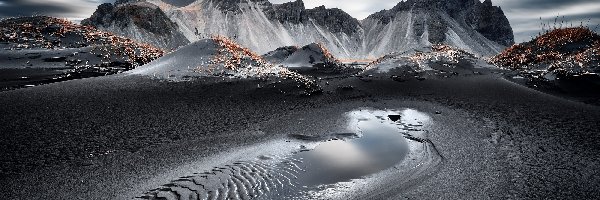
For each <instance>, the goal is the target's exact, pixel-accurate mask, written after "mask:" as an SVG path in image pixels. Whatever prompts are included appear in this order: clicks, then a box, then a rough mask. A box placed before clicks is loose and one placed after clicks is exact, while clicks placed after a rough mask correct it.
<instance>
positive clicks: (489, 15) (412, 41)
mask: <svg viewBox="0 0 600 200" xmlns="http://www.w3.org/2000/svg"><path fill="white" fill-rule="evenodd" d="M82 24H84V25H90V26H94V27H97V28H99V29H101V30H105V31H110V32H113V33H115V34H118V35H122V36H126V37H129V38H132V39H135V40H137V41H140V42H146V43H150V44H153V45H155V46H158V47H161V48H163V49H165V50H172V49H175V48H178V47H180V46H183V45H186V44H189V43H191V42H194V41H198V40H201V39H206V38H211V37H212V36H214V35H221V36H225V37H229V38H231V39H233V40H234V41H236V42H237V43H239V44H241V45H243V46H246V47H248V48H250V49H252V50H253V51H255V52H257V53H259V54H264V53H267V52H269V51H272V50H273V49H277V48H279V47H284V46H303V45H307V44H311V43H315V42H316V43H321V44H323V46H324V47H326V48H327V49H328V50H329V51H330V52H331V53H332V54H333V55H335V56H336V57H338V58H353V59H359V58H375V57H380V56H383V55H386V54H390V53H394V52H396V53H397V52H403V51H408V50H412V49H416V48H421V47H428V46H432V45H434V44H447V45H451V46H455V47H458V48H461V49H464V50H466V51H469V52H471V53H474V54H477V55H482V56H490V55H495V54H497V53H499V52H500V51H502V50H503V49H504V48H505V47H506V46H510V45H512V44H514V35H513V31H512V28H511V26H510V23H509V21H508V19H507V18H506V16H505V15H504V13H503V11H502V9H501V8H500V7H497V6H494V5H492V2H491V0H485V1H484V2H480V1H479V0H407V1H403V2H400V3H398V4H397V5H396V6H394V7H393V8H391V9H389V10H382V11H379V12H376V13H374V14H372V15H370V16H368V17H367V18H366V19H363V20H358V19H355V18H353V17H352V16H350V15H349V14H348V13H346V12H344V11H343V10H340V9H337V8H325V7H324V6H321V7H316V8H312V9H306V7H305V6H304V2H303V1H302V0H296V1H294V2H289V3H283V4H273V3H270V2H269V1H268V0H118V1H117V2H116V3H114V4H102V5H100V6H99V7H98V9H97V10H96V12H95V13H94V14H93V15H92V16H91V17H90V18H88V19H85V20H83V21H82Z"/></svg>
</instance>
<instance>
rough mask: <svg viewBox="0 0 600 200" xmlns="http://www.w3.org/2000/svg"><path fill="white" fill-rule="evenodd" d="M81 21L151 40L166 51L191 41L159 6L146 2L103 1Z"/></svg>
mask: <svg viewBox="0 0 600 200" xmlns="http://www.w3.org/2000/svg"><path fill="white" fill-rule="evenodd" d="M81 24H83V25H90V26H94V27H96V28H98V29H101V30H107V31H110V32H113V33H115V34H117V35H122V36H126V37H129V38H132V39H135V40H137V41H140V42H144V43H149V44H152V45H154V46H157V47H161V48H163V49H165V50H171V49H174V48H177V47H179V46H183V45H186V44H188V43H189V42H190V41H189V40H188V39H187V38H185V36H183V34H181V32H180V31H179V27H178V26H177V24H175V23H173V22H172V21H171V20H170V19H169V18H168V17H167V16H166V15H165V13H164V12H163V11H162V10H161V9H160V8H158V7H157V6H155V5H153V4H150V3H145V2H135V3H125V2H122V1H117V4H115V5H113V4H110V3H105V4H102V5H100V6H98V9H97V10H96V12H95V13H94V14H93V15H92V16H91V17H90V18H88V19H85V20H83V21H82V22H81Z"/></svg>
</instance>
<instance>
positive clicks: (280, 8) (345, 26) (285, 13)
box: [265, 0, 361, 35]
mask: <svg viewBox="0 0 600 200" xmlns="http://www.w3.org/2000/svg"><path fill="white" fill-rule="evenodd" d="M265 13H266V14H267V15H268V16H267V17H269V19H271V20H273V21H279V22H280V23H292V24H300V23H302V24H306V23H310V20H313V21H314V22H315V23H316V24H318V25H320V26H322V27H325V28H327V29H328V30H329V31H331V32H333V33H340V32H343V33H346V34H348V35H350V34H353V33H356V32H357V31H358V30H359V29H360V27H361V25H360V22H359V21H358V20H357V19H355V18H353V17H352V16H350V15H349V14H348V13H346V12H344V11H343V10H340V9H338V8H330V9H328V8H325V6H319V7H316V8H313V9H305V7H304V2H303V1H302V0H296V1H294V2H288V3H284V4H275V5H272V6H271V7H267V8H265Z"/></svg>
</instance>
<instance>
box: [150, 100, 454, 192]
mask: <svg viewBox="0 0 600 200" xmlns="http://www.w3.org/2000/svg"><path fill="white" fill-rule="evenodd" d="M345 117H346V120H347V122H348V127H347V128H346V130H343V131H340V133H333V134H319V135H318V136H308V135H290V136H289V138H288V139H285V140H284V141H276V142H273V143H269V144H266V145H265V144H262V146H261V147H260V148H257V149H264V150H265V152H263V153H264V154H263V155H261V156H257V157H256V158H254V159H247V160H239V161H236V162H231V163H229V164H223V165H222V166H216V167H215V168H213V169H204V172H201V173H194V174H192V175H190V176H185V177H181V178H179V179H176V180H173V181H171V182H170V183H167V184H165V185H163V186H161V187H159V188H157V189H154V190H151V191H148V192H146V193H145V194H144V195H143V196H141V197H139V198H144V199H347V198H368V197H372V196H373V195H377V194H383V193H389V192H390V190H393V189H394V188H398V187H404V185H407V184H410V181H411V180H415V179H418V178H420V177H422V176H424V175H425V174H427V173H430V172H431V171H432V170H434V168H435V167H436V166H438V165H439V164H440V163H441V159H442V158H441V156H440V155H439V154H438V153H437V151H436V150H435V148H434V146H433V144H431V142H430V141H429V140H428V139H427V127H428V126H430V125H431V124H432V123H433V122H432V120H431V118H430V117H429V116H428V115H427V114H425V113H422V112H419V111H416V110H412V109H402V110H374V109H357V110H354V111H350V112H347V113H346V116H345ZM291 140H293V141H291ZM269 146H278V148H270V147H269ZM281 146H287V147H285V148H283V149H287V150H288V151H289V152H287V153H285V152H284V153H281V149H282V148H281ZM268 149H277V151H278V152H277V153H276V152H271V153H273V154H272V155H270V154H269V150H268ZM199 170H200V171H202V169H199ZM382 184H383V185H382ZM386 185H387V186H386ZM382 186H383V187H384V188H382ZM392 192H393V191H392Z"/></svg>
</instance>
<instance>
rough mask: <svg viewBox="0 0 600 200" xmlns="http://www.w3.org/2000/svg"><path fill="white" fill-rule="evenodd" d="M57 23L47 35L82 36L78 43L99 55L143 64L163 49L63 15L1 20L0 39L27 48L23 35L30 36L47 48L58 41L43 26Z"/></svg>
mask: <svg viewBox="0 0 600 200" xmlns="http://www.w3.org/2000/svg"><path fill="white" fill-rule="evenodd" d="M52 26H54V27H58V30H55V31H53V32H50V33H49V36H53V37H58V38H64V37H66V35H67V34H75V35H80V36H83V38H85V41H81V42H82V45H90V46H93V47H94V49H96V50H100V51H101V52H102V53H101V55H102V57H103V58H106V59H110V58H111V57H112V56H121V57H123V56H126V57H127V59H128V60H129V61H130V62H132V64H134V65H143V64H145V63H148V62H150V61H152V60H154V59H157V58H159V57H161V56H162V55H163V54H164V52H163V51H162V50H160V49H158V48H155V47H153V46H151V45H149V44H144V43H139V42H135V41H133V40H131V39H128V38H124V37H120V36H116V35H114V34H112V33H108V32H103V31H99V30H97V29H95V28H93V27H90V26H82V25H77V24H74V23H72V22H71V21H69V20H66V19H59V18H52V17H36V18H35V19H33V20H31V21H30V22H23V23H16V22H15V23H11V22H2V25H1V28H2V30H4V31H9V32H10V33H9V34H2V35H0V41H5V42H12V43H17V44H19V45H20V46H21V47H24V48H29V47H30V44H29V43H25V42H23V41H24V39H26V38H33V39H34V40H35V41H34V43H33V44H41V46H40V47H42V48H47V49H54V48H60V47H61V43H60V41H51V40H50V39H49V38H47V37H46V36H45V35H44V34H43V31H44V29H46V28H47V27H52Z"/></svg>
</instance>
